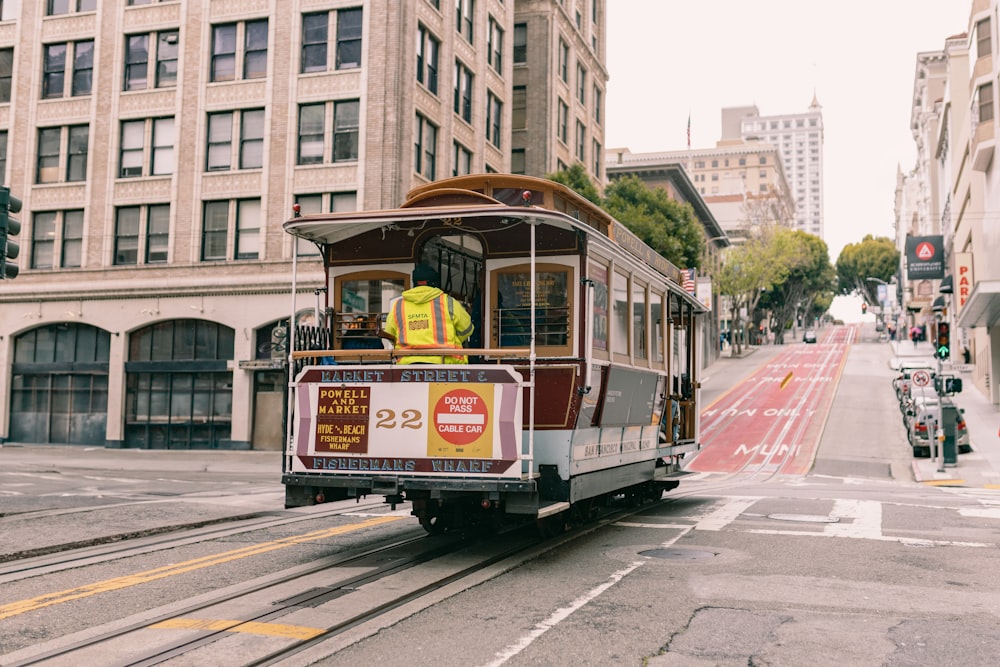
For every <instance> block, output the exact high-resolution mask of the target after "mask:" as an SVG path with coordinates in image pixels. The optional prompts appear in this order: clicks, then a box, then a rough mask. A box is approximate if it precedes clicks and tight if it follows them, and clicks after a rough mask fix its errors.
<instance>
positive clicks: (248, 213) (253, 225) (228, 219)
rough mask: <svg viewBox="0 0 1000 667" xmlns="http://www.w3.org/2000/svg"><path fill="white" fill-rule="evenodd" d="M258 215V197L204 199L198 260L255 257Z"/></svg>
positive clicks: (258, 229) (258, 223)
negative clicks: (199, 258) (219, 199)
mask: <svg viewBox="0 0 1000 667" xmlns="http://www.w3.org/2000/svg"><path fill="white" fill-rule="evenodd" d="M260 219H261V218H260V200H259V199H233V200H222V201H207V202H205V205H204V215H203V218H202V233H201V259H202V261H205V262H210V261H221V260H226V259H257V258H258V257H259V255H260V252H259V251H260ZM230 239H232V243H231V244H230Z"/></svg>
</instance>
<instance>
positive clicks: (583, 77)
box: [511, 0, 608, 183]
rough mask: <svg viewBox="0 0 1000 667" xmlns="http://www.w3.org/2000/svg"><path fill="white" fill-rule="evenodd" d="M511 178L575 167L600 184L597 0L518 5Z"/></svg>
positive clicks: (601, 60)
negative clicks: (577, 166)
mask: <svg viewBox="0 0 1000 667" xmlns="http://www.w3.org/2000/svg"><path fill="white" fill-rule="evenodd" d="M515 6H516V12H515V24H514V53H513V56H514V57H513V61H514V87H513V90H512V98H511V103H512V108H513V118H512V120H511V122H512V127H513V138H512V142H513V144H512V145H513V148H512V153H511V172H512V173H515V174H531V175H533V176H544V175H545V174H548V173H551V172H554V171H561V170H563V169H565V168H567V167H568V166H570V165H572V164H573V163H576V162H579V163H581V164H582V165H583V166H584V167H585V168H586V169H587V172H588V173H589V174H590V175H591V177H592V178H593V179H594V180H595V181H596V182H597V183H603V182H604V123H605V117H604V106H605V90H606V88H607V82H608V73H607V69H606V67H605V62H606V54H607V45H606V43H605V33H606V31H605V25H606V21H605V0H518V1H517V2H516V3H515Z"/></svg>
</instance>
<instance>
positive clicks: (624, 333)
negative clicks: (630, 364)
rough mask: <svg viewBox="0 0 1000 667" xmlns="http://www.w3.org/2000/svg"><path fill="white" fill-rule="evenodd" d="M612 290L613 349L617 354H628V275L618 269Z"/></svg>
mask: <svg viewBox="0 0 1000 667" xmlns="http://www.w3.org/2000/svg"><path fill="white" fill-rule="evenodd" d="M611 290H612V295H613V297H614V304H615V305H614V316H613V318H612V320H611V349H612V352H614V353H615V354H628V335H629V331H628V325H629V312H628V277H627V276H626V275H624V274H622V273H618V272H617V271H616V272H615V276H614V279H613V282H612V285H611Z"/></svg>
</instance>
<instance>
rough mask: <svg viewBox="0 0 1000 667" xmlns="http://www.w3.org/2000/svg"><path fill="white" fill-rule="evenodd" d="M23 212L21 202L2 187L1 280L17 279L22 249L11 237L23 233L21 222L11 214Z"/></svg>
mask: <svg viewBox="0 0 1000 667" xmlns="http://www.w3.org/2000/svg"><path fill="white" fill-rule="evenodd" d="M20 210H21V200H20V199H18V198H17V197H15V196H14V195H12V194H11V193H10V188H7V187H3V186H0V280H6V279H10V278H16V277H17V273H18V269H17V264H14V263H13V262H12V261H11V260H14V259H17V255H18V252H19V251H20V248H19V247H18V245H17V243H15V242H14V241H13V240H11V238H10V237H12V236H17V235H18V233H19V232H20V231H21V222H20V221H19V220H17V219H16V218H12V217H11V213H17V212H19V211H20Z"/></svg>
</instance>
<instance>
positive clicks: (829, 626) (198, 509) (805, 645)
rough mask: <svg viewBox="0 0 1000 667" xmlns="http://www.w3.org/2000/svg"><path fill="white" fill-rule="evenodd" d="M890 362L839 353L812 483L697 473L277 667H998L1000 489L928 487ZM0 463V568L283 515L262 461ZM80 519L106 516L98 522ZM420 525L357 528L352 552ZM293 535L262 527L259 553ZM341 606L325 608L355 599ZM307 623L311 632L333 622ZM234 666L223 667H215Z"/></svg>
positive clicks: (49, 636)
mask: <svg viewBox="0 0 1000 667" xmlns="http://www.w3.org/2000/svg"><path fill="white" fill-rule="evenodd" d="M786 347H790V346H786ZM783 351H787V350H783V349H782V346H778V347H775V348H761V349H759V350H757V351H755V352H754V353H753V354H751V355H749V356H747V357H745V358H741V359H724V360H722V361H721V362H720V363H719V364H716V365H715V366H714V367H713V368H712V369H711V373H710V376H709V377H708V378H706V379H705V382H704V384H703V388H702V390H703V392H704V393H703V398H705V399H706V403H710V402H711V401H712V400H713V395H714V396H716V397H718V396H721V395H723V394H724V393H726V391H728V390H729V389H730V388H731V387H732V386H733V384H734V383H737V382H739V381H740V380H741V379H744V378H746V377H748V376H750V375H751V374H752V373H753V372H754V371H755V370H757V369H759V368H760V367H762V366H764V365H766V364H767V362H768V360H769V359H771V358H773V356H774V355H777V354H780V353H781V352H783ZM892 354H893V349H892V348H891V346H888V345H886V344H884V343H879V342H878V341H877V340H876V339H873V338H871V337H869V338H868V339H866V337H865V336H864V335H862V337H861V342H859V343H856V344H853V345H852V346H851V347H850V349H849V350H848V352H847V357H846V360H845V361H844V363H843V366H842V372H841V373H840V376H839V386H838V388H837V391H836V392H835V394H834V397H833V400H832V402H831V404H830V408H829V413H828V415H827V416H826V421H825V423H824V424H823V429H822V436H821V437H820V442H819V446H818V451H817V454H816V458H815V461H814V464H813V466H812V468H811V469H810V471H809V473H808V474H805V475H801V474H796V475H787V474H782V475H775V476H762V475H755V476H753V477H752V478H750V479H747V478H746V476H745V475H740V474H733V473H730V472H725V471H723V472H699V473H697V474H696V475H691V476H689V478H688V479H686V480H685V481H684V483H683V484H682V486H681V487H680V488H679V489H677V490H676V491H674V492H671V493H670V494H668V495H667V496H666V497H665V500H664V501H662V502H660V503H657V504H654V505H649V506H647V508H646V509H644V510H643V511H642V512H641V513H640V514H639V515H636V516H634V517H630V518H628V519H625V520H622V521H619V522H617V523H615V524H613V525H610V526H605V527H602V528H595V529H592V530H589V531H587V532H585V533H584V534H582V535H580V536H578V537H577V538H576V539H573V540H568V541H565V542H564V543H562V544H560V545H557V546H554V547H553V548H551V549H549V550H547V551H540V552H538V553H537V554H535V555H534V556H532V557H530V558H527V559H524V560H523V561H522V562H519V563H510V564H507V565H505V566H504V567H498V568H497V569H496V571H495V572H494V575H495V576H492V577H484V578H483V579H482V580H481V581H480V582H478V583H477V584H476V585H474V586H471V587H465V588H464V589H459V590H454V591H449V592H448V594H447V595H445V594H442V595H441V596H439V598H438V599H436V600H434V601H433V604H430V605H428V606H424V607H414V608H412V609H410V608H407V609H401V610H399V612H398V614H397V620H396V622H395V623H393V624H392V625H390V626H389V627H385V628H383V629H381V630H380V631H378V632H375V633H372V634H369V635H368V636H365V635H366V633H363V632H360V630H359V634H358V636H357V638H356V642H355V643H354V644H353V645H352V646H350V647H349V648H347V649H344V650H342V651H339V652H337V653H335V654H332V655H331V654H330V649H329V648H324V647H323V646H322V645H321V646H320V647H317V648H315V649H313V650H310V651H309V652H307V653H305V654H302V655H300V656H298V657H297V658H296V660H295V661H293V662H288V663H285V664H289V665H290V664H295V665H305V664H319V665H344V664H356V663H362V662H363V663H378V664H385V665H407V666H408V667H413V666H418V665H434V666H435V667H439V666H440V665H504V664H506V665H567V664H573V665H654V666H659V667H663V666H670V667H672V666H675V665H677V666H680V665H683V666H685V667H688V666H692V665H693V666H695V667H700V666H702V665H705V666H707V665H724V666H727V665H734V666H735V665H741V666H743V665H748V664H753V665H810V666H816V667H820V666H824V665H838V666H841V665H852V666H853V665H859V666H867V665H873V666H874V665H969V666H973V667H975V666H979V665H983V666H985V665H993V664H995V662H996V655H997V654H998V652H1000V579H998V578H997V577H996V576H995V573H996V572H997V571H998V569H1000V550H998V546H1000V490H997V489H994V488H991V484H990V483H989V482H990V481H991V477H990V474H991V473H992V466H991V464H990V461H991V456H992V453H987V452H983V451H980V452H977V453H976V454H977V456H978V458H976V459H967V458H965V457H967V456H970V455H963V456H962V457H960V460H959V465H958V466H957V468H956V471H957V473H961V472H970V473H971V472H973V468H975V471H976V472H975V478H974V479H971V480H964V481H963V484H961V485H956V486H945V487H941V486H935V485H932V484H928V483H923V482H921V481H918V478H919V474H918V473H919V470H918V467H915V466H914V462H913V460H912V458H911V457H910V453H909V448H908V447H907V445H906V441H905V436H904V434H903V431H902V425H901V423H900V420H899V417H898V408H897V407H896V404H895V396H894V395H893V393H892V389H891V386H890V380H891V377H892V371H891V370H890V369H889V366H888V358H889V357H890V356H892ZM984 414H985V416H986V417H987V418H988V413H984ZM973 441H974V444H975V445H976V446H977V448H978V449H980V450H983V449H984V448H986V447H987V446H990V444H989V441H988V440H987V439H986V438H985V437H982V438H981V442H982V443H983V444H976V434H975V431H974V432H973ZM0 464H2V465H0V502H2V503H3V505H2V508H3V509H2V510H0V513H2V514H3V515H4V516H2V517H0V531H2V534H3V535H4V539H3V540H2V541H0V543H2V545H3V551H4V552H6V553H8V554H10V553H12V552H17V551H23V550H24V549H25V548H26V547H27V546H29V545H33V546H39V545H45V544H48V545H50V546H51V545H54V544H59V543H69V542H74V541H76V540H78V539H80V538H81V536H86V537H88V538H95V537H97V536H101V535H105V536H113V535H117V534H121V533H126V532H129V531H132V530H135V529H145V530H155V529H158V528H160V529H162V528H163V527H165V526H170V525H172V524H174V523H176V522H183V521H191V520H201V519H204V520H206V521H217V520H222V519H224V518H226V517H227V516H228V517H235V516H242V515H263V516H273V517H282V516H286V515H287V513H286V512H285V511H284V510H283V509H282V508H281V495H280V491H281V490H280V485H279V484H278V468H279V465H278V459H277V456H276V455H275V454H274V453H256V452H240V453H222V452H141V453H137V452H125V451H113V450H110V451H109V450H92V451H83V450H67V449H63V448H33V447H32V448H15V447H11V448H3V449H0ZM957 473H955V474H957ZM968 477H970V478H972V477H973V475H968ZM951 479H952V480H953V481H954V480H955V479H957V478H955V477H954V474H953V476H952V478H951ZM930 481H934V480H930ZM333 505H336V504H330V505H327V506H324V508H325V509H330V508H331V507H332V506H333ZM88 508H96V512H95V513H94V514H91V515H89V516H88V514H89V511H90V510H89V509H88ZM314 511H317V509H316V508H305V509H303V510H297V512H299V513H300V515H301V516H308V515H309V513H310V512H314ZM370 520H371V519H370V517H369V516H368V515H367V514H366V512H365V511H359V512H356V513H355V515H345V516H342V517H340V518H338V519H337V521H338V522H341V523H343V524H344V525H345V526H347V527H349V526H350V525H351V524H352V523H357V524H358V526H361V525H362V524H363V522H366V521H370ZM413 522H415V519H412V518H405V517H404V518H402V519H401V520H399V521H395V522H393V523H391V524H387V525H386V527H378V526H373V527H368V528H365V530H363V531H358V532H357V533H352V537H351V538H350V540H351V541H350V546H352V547H358V548H360V547H363V546H364V544H365V543H366V542H368V541H376V540H379V539H385V538H386V537H387V533H386V532H385V531H400V530H403V529H405V528H406V526H407V525H409V524H412V523H413ZM326 523H329V521H317V522H313V523H310V524H309V528H310V529H315V528H316V527H317V526H320V525H324V524H326ZM364 525H366V526H367V525H368V524H364ZM305 530H306V528H305V526H303V527H302V528H301V529H299V528H295V527H286V528H282V529H280V530H278V529H271V532H269V533H267V534H266V538H267V539H275V538H277V537H279V536H280V537H281V538H282V539H288V538H289V537H294V536H295V535H298V534H299V533H300V532H304V531H305ZM257 539H261V540H263V539H265V538H264V537H261V538H257ZM233 543H236V544H239V545H243V544H245V543H246V540H245V538H240V537H238V536H230V537H225V538H219V539H218V540H216V541H215V542H213V543H212V544H209V543H197V544H192V545H189V546H185V547H183V549H179V550H167V551H157V552H150V553H146V554H143V555H142V556H141V557H138V558H127V559H125V558H123V559H121V560H119V561H115V562H114V563H110V564H103V565H101V566H100V568H102V569H93V568H91V567H88V566H85V565H82V564H81V566H80V567H79V568H76V569H70V570H62V571H61V572H60V573H58V574H52V575H45V574H40V575H39V576H37V577H33V578H31V579H27V580H21V581H20V582H19V583H18V584H17V585H16V586H10V585H4V586H0V608H2V607H4V606H5V605H6V607H5V608H7V609H10V608H11V607H10V605H13V604H16V603H17V602H18V601H21V600H25V599H28V598H30V597H34V596H42V595H55V594H57V593H59V592H60V591H65V590H68V589H69V588H71V587H72V586H78V585H80V584H81V583H87V582H94V581H97V582H99V581H102V580H105V579H106V577H108V576H111V574H112V573H113V574H114V575H115V576H118V577H123V576H128V575H130V574H132V573H136V572H139V571H149V570H150V569H152V568H156V567H167V566H169V565H171V564H174V563H177V562H178V561H182V560H184V559H194V558H197V557H198V556H199V555H200V554H202V553H208V552H210V551H212V550H213V549H232V548H233V547H234V544H233ZM253 543H256V541H254V542H253ZM343 548H346V543H345V538H329V539H326V540H324V541H323V542H321V543H318V544H311V545H302V548H301V549H299V548H298V547H295V548H294V549H289V550H283V551H274V552H269V553H267V554H261V555H254V556H252V557H247V558H244V559H242V560H240V561H233V562H227V563H225V564H224V565H221V564H220V565H219V566H218V567H215V566H213V567H203V568H199V569H193V570H190V571H185V572H179V573H178V574H177V575H176V576H175V577H172V578H169V579H165V580H162V581H160V582H159V583H157V584H156V585H155V586H150V585H147V584H141V585H134V586H130V587H127V588H122V589H120V590H115V591H110V590H109V591H106V592H100V593H97V594H94V595H91V596H90V597H88V598H87V599H85V600H84V599H81V600H67V601H66V602H65V603H60V604H54V605H51V606H49V607H46V608H45V609H44V610H38V611H31V612H26V613H19V614H17V615H14V616H10V617H7V618H4V619H0V654H2V657H0V664H5V665H6V664H7V663H8V662H9V661H11V657H12V656H13V657H14V658H15V659H16V658H17V657H18V656H23V655H26V654H30V651H31V650H32V648H35V649H37V648H39V647H41V646H43V645H44V644H45V642H48V641H55V638H56V637H58V636H60V633H64V632H69V631H70V630H73V631H76V632H79V631H80V628H81V627H84V626H86V625H87V624H88V622H89V619H101V620H103V621H109V622H110V620H111V619H114V618H128V617H129V616H130V615H131V614H134V613H138V611H139V610H142V609H149V608H150V607H153V608H155V607H156V605H157V604H160V603H161V602H162V603H163V604H167V603H168V602H171V601H177V600H183V599H185V598H190V597H193V596H195V595H197V594H203V593H205V592H206V591H211V590H216V589H219V588H220V587H224V586H226V585H230V584H232V583H233V582H235V581H239V580H241V578H245V577H259V576H269V575H268V574H267V573H274V572H278V571H280V570H282V568H286V567H289V566H291V565H292V564H293V563H294V564H296V565H302V564H305V563H307V562H309V561H310V559H312V558H316V557H321V556H323V555H329V554H331V553H335V552H336V551H337V550H340V549H343ZM23 562H27V561H23ZM185 562H187V561H185ZM8 565H12V564H8ZM428 567H430V568H433V562H431V563H429V564H428ZM348 597H349V596H348ZM339 599H340V602H338V601H337V600H333V601H331V602H329V603H328V604H331V605H335V604H343V603H344V602H343V601H344V600H346V599H348V598H339ZM316 609H317V611H316V614H317V618H318V617H319V616H321V614H322V611H323V607H322V606H319V607H316ZM307 613H308V612H307ZM94 622H96V621H94ZM163 632H170V631H169V630H164V631H163ZM246 661H247V659H246V656H243V655H238V654H236V653H234V654H232V655H231V656H229V658H228V662H227V661H226V660H222V661H221V662H220V663H219V664H234V665H239V664H245V663H246ZM168 664H169V663H168ZM177 664H184V663H177Z"/></svg>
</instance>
